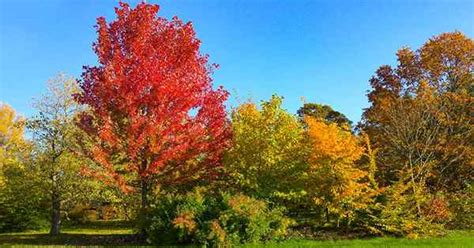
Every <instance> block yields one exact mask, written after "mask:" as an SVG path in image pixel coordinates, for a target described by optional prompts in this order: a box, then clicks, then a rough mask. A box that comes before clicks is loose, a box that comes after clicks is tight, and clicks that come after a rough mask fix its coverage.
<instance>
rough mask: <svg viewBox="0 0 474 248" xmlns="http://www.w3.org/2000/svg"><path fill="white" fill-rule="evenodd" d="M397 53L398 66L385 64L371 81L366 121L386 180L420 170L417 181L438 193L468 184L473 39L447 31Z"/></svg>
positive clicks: (365, 124) (364, 117)
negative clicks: (418, 45)
mask: <svg viewBox="0 0 474 248" xmlns="http://www.w3.org/2000/svg"><path fill="white" fill-rule="evenodd" d="M397 56H398V65H397V66H396V67H395V68H393V67H391V66H382V67H380V68H379V69H378V70H377V72H376V75H375V76H374V77H373V78H372V79H371V80H370V84H371V86H372V90H371V91H370V92H369V94H368V98H369V102H370V103H371V106H370V107H369V108H367V109H366V110H365V111H364V115H363V121H362V123H361V125H360V126H361V127H362V129H363V130H364V131H365V132H367V133H368V134H369V136H370V137H371V139H372V141H373V143H374V146H375V147H376V148H377V149H378V151H379V152H378V157H377V160H378V163H379V165H380V173H381V174H380V175H381V179H382V181H383V182H384V183H385V184H388V183H389V182H391V181H395V180H398V179H400V178H401V176H402V174H403V173H405V174H406V173H409V174H413V173H415V174H414V175H411V176H409V177H413V180H412V182H414V180H419V181H420V182H422V183H424V182H426V183H427V185H428V186H429V187H430V188H431V189H432V190H433V191H435V190H439V189H442V190H449V191H453V190H458V189H461V188H463V187H465V186H466V184H468V183H469V182H472V179H473V178H472V175H473V171H472V159H473V157H472V156H473V153H472V148H473V147H472V142H471V140H473V137H472V135H473V132H472V130H473V129H472V128H473V118H472V106H473V100H474V97H473V90H472V89H473V88H472V87H473V84H474V79H473V69H474V62H473V61H474V42H473V41H472V40H471V39H469V38H468V37H466V36H464V35H463V34H461V33H460V32H453V33H444V34H441V35H439V36H435V37H433V38H432V39H430V40H429V41H428V42H426V43H425V44H424V45H423V46H422V47H421V48H420V49H418V50H417V51H412V50H411V49H409V48H402V49H400V50H399V51H398V53H397ZM401 172H402V174H400V173H401Z"/></svg>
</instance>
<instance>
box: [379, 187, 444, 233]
mask: <svg viewBox="0 0 474 248" xmlns="http://www.w3.org/2000/svg"><path fill="white" fill-rule="evenodd" d="M410 188H411V185H410V184H408V185H405V184H395V185H393V186H392V187H391V188H389V189H388V192H387V195H386V197H387V199H386V202H385V204H384V206H383V208H382V211H381V215H380V221H379V228H380V230H381V231H382V233H387V234H391V235H396V236H407V237H408V238H418V237H423V236H437V235H440V234H443V230H444V224H445V223H446V221H447V219H446V218H447V216H448V215H449V214H447V213H446V211H447V209H446V208H445V206H446V205H445V204H444V200H443V199H442V198H440V197H437V196H434V195H431V194H429V193H428V192H427V191H426V190H425V189H424V188H423V187H419V191H418V192H417V194H416V195H415V194H413V193H410ZM430 204H436V208H435V207H434V206H431V205H430Z"/></svg>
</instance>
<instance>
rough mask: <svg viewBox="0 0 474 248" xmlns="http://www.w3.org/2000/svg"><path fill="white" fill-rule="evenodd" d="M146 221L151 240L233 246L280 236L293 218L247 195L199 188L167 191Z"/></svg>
mask: <svg viewBox="0 0 474 248" xmlns="http://www.w3.org/2000/svg"><path fill="white" fill-rule="evenodd" d="M149 216H150V218H149V220H148V221H147V222H145V223H143V224H144V225H145V228H146V230H147V232H148V237H149V242H151V243H155V244H174V243H181V244H183V243H184V244H189V243H194V244H203V245H208V246H218V247H222V246H231V245H233V244H243V243H256V242H260V241H269V240H279V239H282V238H284V237H285V236H286V234H287V230H288V227H289V226H290V225H291V224H293V221H292V220H290V219H289V218H286V217H285V216H284V212H283V209H281V208H273V209H272V208H270V207H269V206H268V205H267V204H266V203H265V202H263V201H260V200H256V199H253V198H251V197H248V196H245V195H241V194H238V195H230V194H227V193H218V194H212V193H210V192H205V191H204V190H203V189H202V188H198V189H196V190H194V191H193V192H190V193H188V194H185V195H179V194H165V195H163V196H161V197H159V199H158V200H157V201H156V202H155V204H153V206H152V208H151V210H150V212H149Z"/></svg>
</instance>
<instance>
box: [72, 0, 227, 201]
mask: <svg viewBox="0 0 474 248" xmlns="http://www.w3.org/2000/svg"><path fill="white" fill-rule="evenodd" d="M158 10H159V6H158V5H153V4H147V3H140V4H138V5H137V6H136V8H131V7H130V6H129V5H128V4H126V3H120V7H118V8H116V9H115V12H116V15H117V18H116V20H114V21H113V22H110V23H107V22H106V20H105V18H104V17H99V18H98V19H97V26H96V28H97V33H98V40H97V42H95V43H94V45H93V48H94V51H95V53H96V54H97V56H98V62H99V65H98V66H85V67H84V72H83V74H82V80H81V82H80V86H81V88H82V92H81V93H80V94H79V95H77V96H76V99H77V101H78V102H80V103H81V104H85V105H87V106H88V110H87V111H85V112H83V113H82V115H81V118H80V123H79V125H80V127H81V128H82V129H83V130H84V131H85V132H86V133H87V134H88V135H87V137H89V138H91V142H90V144H92V145H91V146H90V147H89V148H90V149H89V151H90V155H91V157H92V158H93V159H94V161H96V162H97V163H98V164H99V165H100V168H101V170H99V171H95V174H98V175H100V176H101V177H102V179H104V180H109V181H113V182H117V183H118V184H119V185H120V186H121V187H122V189H124V190H141V195H142V208H145V207H146V206H147V204H148V203H147V195H148V194H149V191H150V189H151V188H152V187H153V186H154V185H156V184H158V185H161V186H165V187H166V186H169V185H175V184H177V183H183V182H189V181H196V180H198V179H203V178H209V177H213V176H216V175H217V173H216V172H217V171H218V170H216V169H217V168H219V167H220V166H221V155H222V153H223V151H224V149H225V148H226V147H228V145H229V136H230V128H229V121H228V119H227V116H226V110H225V106H224V102H225V100H226V99H227V97H228V92H227V91H225V90H224V89H223V88H222V87H219V88H218V89H216V90H215V89H213V88H212V78H211V74H212V72H213V70H214V69H215V68H216V67H217V65H215V64H212V65H211V64H209V62H208V56H207V55H202V54H201V53H200V52H199V47H200V44H201V42H200V40H198V39H197V38H196V34H195V32H194V29H193V26H192V24H191V23H190V22H188V23H183V22H182V21H181V20H179V19H178V18H177V17H173V18H172V20H167V19H165V18H161V17H157V13H158Z"/></svg>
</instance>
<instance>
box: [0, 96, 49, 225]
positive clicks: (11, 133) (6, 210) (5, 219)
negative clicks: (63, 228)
mask: <svg viewBox="0 0 474 248" xmlns="http://www.w3.org/2000/svg"><path fill="white" fill-rule="evenodd" d="M24 130H25V119H24V118H21V117H20V116H18V115H17V114H16V112H15V111H14V110H13V109H12V108H11V107H10V106H9V105H7V104H4V103H0V232H12V231H23V230H26V229H28V228H29V229H33V228H36V227H38V226H39V225H41V224H42V223H41V221H42V220H43V218H42V217H43V214H44V213H43V211H42V208H41V203H42V197H41V195H40V194H38V191H40V190H41V187H40V184H39V180H38V177H37V173H38V170H36V169H35V167H34V164H33V161H32V150H31V148H32V147H31V143H30V142H28V140H26V139H25V137H24Z"/></svg>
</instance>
